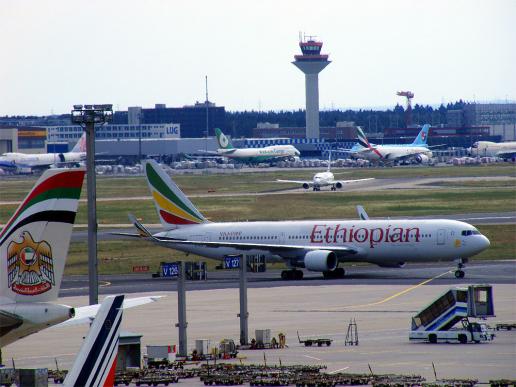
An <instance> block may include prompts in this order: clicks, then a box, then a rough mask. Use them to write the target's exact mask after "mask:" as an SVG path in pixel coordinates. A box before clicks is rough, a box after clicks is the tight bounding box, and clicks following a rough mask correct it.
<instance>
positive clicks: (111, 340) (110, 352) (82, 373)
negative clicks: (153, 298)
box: [63, 295, 124, 387]
mask: <svg viewBox="0 0 516 387" xmlns="http://www.w3.org/2000/svg"><path fill="white" fill-rule="evenodd" d="M123 302H124V296H123V295H121V296H115V297H107V298H106V299H105V300H104V301H103V302H102V305H101V306H100V310H99V312H98V314H97V316H96V317H95V320H93V324H92V325H91V328H90V331H89V332H88V335H87V336H86V339H85V340H84V342H83V343H82V346H81V349H80V351H79V353H78V354H77V357H76V358H75V362H74V363H73V367H72V370H71V371H70V372H69V373H68V375H66V379H65V381H64V384H63V385H64V386H66V387H72V386H81V387H90V386H113V385H114V383H115V369H116V358H117V355H118V342H119V335H120V323H121V321H122V310H123V309H122V304H123Z"/></svg>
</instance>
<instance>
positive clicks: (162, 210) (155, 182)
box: [144, 160, 208, 229]
mask: <svg viewBox="0 0 516 387" xmlns="http://www.w3.org/2000/svg"><path fill="white" fill-rule="evenodd" d="M144 165H145V175H146V177H147V183H148V184H149V189H150V191H151V194H152V198H153V199H154V204H155V205H156V210H157V211H158V216H159V220H160V222H161V224H162V225H163V227H164V228H167V229H172V228H177V227H178V226H183V225H192V224H199V223H207V222H208V220H207V219H206V218H205V217H204V216H203V215H202V214H201V213H200V212H199V211H198V210H197V208H195V206H194V205H193V204H192V202H191V201H190V200H189V199H188V198H187V197H186V195H185V194H184V193H183V192H182V191H181V190H180V189H179V187H178V186H177V185H176V183H174V182H173V181H172V179H171V178H170V176H169V175H168V174H166V173H165V171H164V170H163V169H162V168H161V167H160V166H159V164H158V163H157V162H156V161H154V160H147V161H145V163H144Z"/></svg>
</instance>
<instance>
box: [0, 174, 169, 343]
mask: <svg viewBox="0 0 516 387" xmlns="http://www.w3.org/2000/svg"><path fill="white" fill-rule="evenodd" d="M84 174H85V171H84V169H83V168H74V169H65V168H61V169H48V170H46V171H45V172H44V173H43V175H41V177H40V178H39V180H38V181H37V183H36V185H35V186H34V188H33V189H32V191H30V193H29V194H28V195H27V197H26V198H25V200H24V201H23V202H22V203H21V204H20V206H19V207H18V209H17V210H16V212H15V213H14V215H13V216H12V217H11V219H10V220H9V221H8V222H7V223H6V225H5V226H4V228H3V229H2V230H1V231H0V348H2V347H3V346H5V345H7V344H10V343H13V342H15V341H17V340H19V339H21V338H23V337H26V336H28V335H30V334H33V333H36V332H38V331H40V330H42V329H45V328H48V327H51V326H54V325H58V324H59V325H74V324H80V323H90V322H91V321H92V320H93V319H94V317H95V316H96V314H97V312H98V311H99V309H100V305H99V304H96V305H89V306H84V307H80V308H72V307H70V306H67V305H60V304H55V303H54V301H56V300H57V297H58V294H59V289H60V287H61V280H62V278H63V271H64V266H65V262H66V257H67V254H68V247H69V246H70V238H71V236H72V227H73V223H74V220H75V215H76V214H77V206H78V204H79V196H80V195H81V188H82V182H83V180H84ZM159 298H160V297H159V296H155V297H138V298H133V299H126V300H125V301H124V304H123V308H130V307H134V306H139V305H143V304H147V303H150V302H154V301H157V299H159Z"/></svg>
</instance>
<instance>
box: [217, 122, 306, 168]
mask: <svg viewBox="0 0 516 387" xmlns="http://www.w3.org/2000/svg"><path fill="white" fill-rule="evenodd" d="M215 134H216V135H217V142H218V144H219V149H217V151H216V152H208V153H213V154H214V155H218V156H223V157H227V158H229V159H234V160H236V161H240V162H243V163H264V162H267V161H279V160H290V161H294V160H295V158H296V157H299V155H300V152H299V151H298V150H297V149H296V148H295V147H294V146H292V145H271V146H266V147H263V148H235V147H234V146H233V145H232V144H231V141H229V139H228V138H227V137H226V135H225V134H224V133H222V131H221V130H220V129H219V128H215Z"/></svg>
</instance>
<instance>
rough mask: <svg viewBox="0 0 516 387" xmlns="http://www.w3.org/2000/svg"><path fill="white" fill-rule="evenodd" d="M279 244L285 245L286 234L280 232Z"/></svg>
mask: <svg viewBox="0 0 516 387" xmlns="http://www.w3.org/2000/svg"><path fill="white" fill-rule="evenodd" d="M278 242H279V243H285V233H284V232H280V233H279V234H278Z"/></svg>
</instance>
